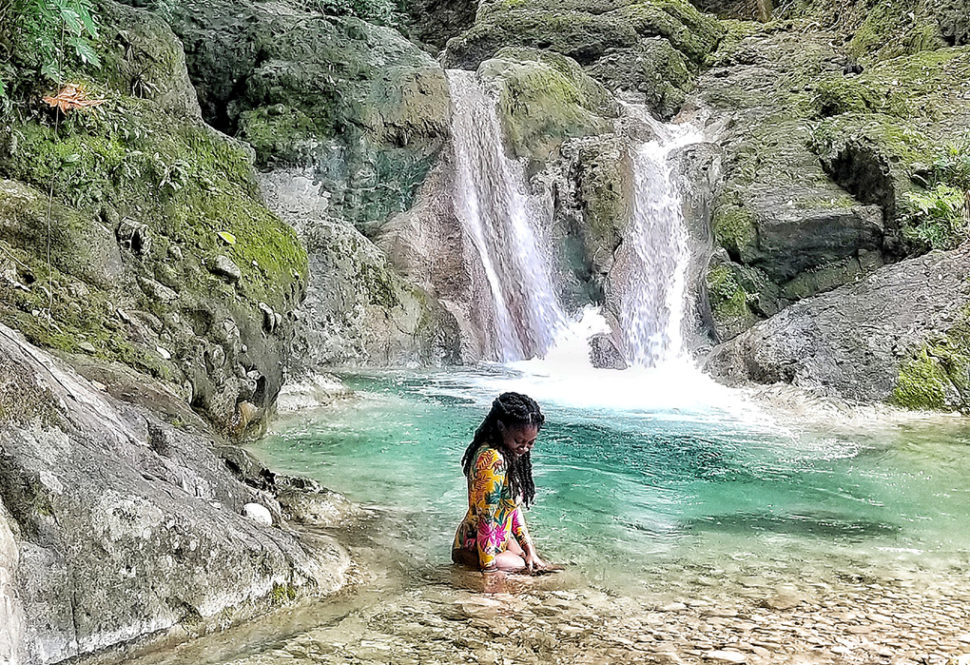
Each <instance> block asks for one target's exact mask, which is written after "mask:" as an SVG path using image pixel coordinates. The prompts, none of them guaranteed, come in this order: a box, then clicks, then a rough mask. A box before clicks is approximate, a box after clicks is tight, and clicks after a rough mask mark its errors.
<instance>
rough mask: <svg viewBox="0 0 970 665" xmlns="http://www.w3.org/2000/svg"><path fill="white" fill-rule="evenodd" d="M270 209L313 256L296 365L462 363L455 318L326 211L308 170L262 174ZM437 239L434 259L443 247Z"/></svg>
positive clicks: (302, 368)
mask: <svg viewBox="0 0 970 665" xmlns="http://www.w3.org/2000/svg"><path fill="white" fill-rule="evenodd" d="M260 180H261V182H262V186H263V191H264V194H265V196H266V200H267V204H268V205H269V206H270V208H271V209H272V210H274V211H275V212H277V213H278V214H279V215H280V216H281V217H282V218H283V219H285V220H286V221H287V222H289V223H290V224H291V225H292V226H293V227H294V228H295V229H297V231H298V233H299V234H300V236H301V237H302V238H303V240H304V242H305V243H306V247H307V251H308V253H309V255H310V286H309V289H308V291H307V297H306V300H305V301H304V302H303V305H302V306H301V308H300V310H299V312H298V314H297V316H298V320H297V323H296V337H295V340H294V346H293V351H294V353H293V356H292V360H291V363H290V368H291V369H292V370H293V372H294V374H295V375H308V374H314V373H320V372H323V371H325V370H326V368H327V367H328V366H333V365H335V364H338V365H339V364H368V365H372V366H373V365H378V366H386V365H393V366H402V365H416V364H424V365H427V364H442V363H455V362H459V361H460V360H461V357H460V355H459V347H460V342H459V330H458V325H457V323H456V321H455V318H454V316H453V315H452V314H451V313H449V311H448V310H447V309H446V308H445V306H443V305H442V304H441V303H440V302H439V301H438V300H437V299H436V298H435V297H432V295H430V294H429V293H428V291H426V290H425V289H424V288H422V286H421V282H417V283H414V282H409V281H406V280H405V279H404V278H402V277H401V276H400V275H399V274H398V273H397V272H396V270H395V267H394V266H393V265H392V264H391V262H390V261H389V259H388V257H387V256H386V255H385V254H384V251H382V250H381V249H379V248H378V247H377V246H376V245H374V243H372V242H371V241H370V240H368V239H367V238H365V237H364V236H363V235H362V234H361V233H360V232H359V231H358V230H357V229H355V228H354V227H353V226H352V225H350V224H348V223H346V222H344V221H342V220H340V219H336V218H333V217H331V216H330V215H329V214H327V206H326V199H324V198H322V197H320V195H319V190H318V189H317V185H316V184H315V183H314V181H313V179H312V176H311V175H310V174H309V173H307V171H306V170H299V169H288V170H275V171H273V172H270V173H266V174H262V175H261V176H260ZM444 247H446V245H444V244H443V238H436V242H435V245H434V248H431V247H429V248H427V251H428V252H429V253H428V254H425V255H424V256H422V257H421V260H422V261H429V260H433V259H432V258H431V254H432V253H433V252H435V251H438V249H437V248H444Z"/></svg>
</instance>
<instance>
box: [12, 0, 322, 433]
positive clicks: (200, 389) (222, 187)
mask: <svg viewBox="0 0 970 665" xmlns="http://www.w3.org/2000/svg"><path fill="white" fill-rule="evenodd" d="M104 18H105V22H104V30H103V35H102V40H101V41H100V42H99V44H100V45H99V48H100V49H101V57H102V59H103V60H104V62H105V65H104V67H102V69H101V70H100V71H101V72H103V76H104V79H103V80H100V81H98V85H100V86H104V89H105V91H106V92H105V93H104V94H105V95H107V96H108V97H109V98H110V99H109V100H108V101H107V102H106V103H105V104H103V105H102V106H100V107H99V110H98V112H97V114H96V115H88V116H85V117H78V121H71V122H64V123H60V124H56V123H55V120H54V118H53V116H46V115H38V114H13V116H16V117H13V116H12V117H11V119H10V122H8V123H6V124H5V126H4V127H3V129H0V248H2V249H3V251H2V252H0V276H2V278H0V316H2V320H3V321H4V322H5V323H7V324H9V325H11V326H13V327H15V328H17V329H19V330H21V331H22V332H23V333H24V334H25V335H26V336H27V338H28V339H29V340H30V341H31V342H33V343H35V344H38V345H41V346H46V347H51V348H54V349H57V350H60V351H65V352H70V353H78V352H84V353H87V354H91V355H93V356H95V357H97V358H99V359H101V360H105V361H119V362H122V363H124V364H126V365H128V366H130V367H133V368H135V369H137V370H138V371H141V372H144V373H146V374H148V375H151V376H154V377H157V378H159V379H162V380H163V381H165V382H166V383H168V384H169V385H170V386H171V387H172V388H173V389H174V390H176V391H177V392H178V394H179V395H181V396H182V397H183V399H184V400H185V401H186V402H187V403H191V404H192V405H193V407H194V408H195V409H196V410H197V411H198V412H200V413H202V414H203V415H205V417H206V418H208V419H209V420H210V421H211V422H213V423H215V424H217V426H219V427H220V428H221V429H223V430H224V431H227V432H232V433H234V434H243V433H244V432H245V431H247V430H248V429H253V430H255V431H258V429H259V427H260V425H261V423H263V422H264V419H265V415H266V414H267V412H268V411H269V410H270V409H271V406H272V403H273V400H274V398H275V395H276V393H277V392H278V391H279V388H280V385H281V382H282V378H283V377H282V363H283V360H284V359H285V357H286V353H287V348H288V344H289V340H290V337H291V335H292V325H291V320H290V319H289V318H288V317H287V315H288V313H289V312H290V311H291V310H293V309H294V308H295V307H296V305H297V304H298V303H299V301H300V300H301V298H302V296H303V291H304V288H305V284H306V277H307V263H306V261H307V259H306V253H305V251H304V250H303V248H302V247H301V246H300V244H299V241H298V239H297V237H296V234H295V233H294V232H293V231H292V229H290V228H288V227H287V226H286V225H285V224H284V223H283V222H281V221H280V219H279V218H278V217H276V216H275V215H273V214H272V213H270V212H269V211H268V210H267V209H266V208H265V207H264V206H263V204H262V202H261V201H260V199H259V194H258V189H257V184H256V181H255V177H254V172H253V170H252V167H251V165H250V159H251V154H250V152H249V150H248V148H247V147H246V146H245V145H244V144H241V143H239V142H238V141H235V140H232V139H229V138H228V137H226V136H224V135H222V134H220V133H218V132H216V131H214V130H212V129H211V128H210V127H208V126H207V125H205V124H204V123H203V122H202V120H201V119H200V118H199V110H198V106H197V104H196V103H195V102H194V99H195V94H194V91H193V90H192V88H191V86H190V85H189V83H188V76H187V74H186V71H185V68H184V64H183V58H182V51H181V45H180V44H179V41H178V40H177V39H176V37H175V36H174V35H173V34H172V33H171V31H170V30H169V29H168V28H167V26H166V24H165V23H164V22H161V21H159V20H158V19H155V18H153V17H152V16H151V15H150V14H148V13H147V12H145V11H143V10H138V9H132V8H130V7H124V6H121V5H116V4H113V3H110V2H108V3H106V4H105V6H104ZM135 73H137V76H136V75H135ZM55 125H56V126H55ZM48 194H52V199H51V200H50V201H49V200H48ZM48 243H49V246H50V252H49V256H48V252H47V247H48ZM262 307H268V308H271V309H272V311H273V312H276V313H279V314H280V325H274V326H273V327H271V328H268V329H267V328H266V327H265V326H264V319H265V313H264V311H263V310H262ZM241 405H246V406H241Z"/></svg>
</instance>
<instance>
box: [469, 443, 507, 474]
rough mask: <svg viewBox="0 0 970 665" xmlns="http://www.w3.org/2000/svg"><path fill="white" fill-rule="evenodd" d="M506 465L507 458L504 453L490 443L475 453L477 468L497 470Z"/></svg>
mask: <svg viewBox="0 0 970 665" xmlns="http://www.w3.org/2000/svg"><path fill="white" fill-rule="evenodd" d="M504 467H505V460H504V459H502V454H501V453H500V452H499V451H498V450H496V449H495V448H493V447H492V446H489V445H484V446H482V447H481V448H479V449H478V451H477V452H476V453H475V469H477V470H485V469H491V470H493V471H497V470H500V469H503V468H504Z"/></svg>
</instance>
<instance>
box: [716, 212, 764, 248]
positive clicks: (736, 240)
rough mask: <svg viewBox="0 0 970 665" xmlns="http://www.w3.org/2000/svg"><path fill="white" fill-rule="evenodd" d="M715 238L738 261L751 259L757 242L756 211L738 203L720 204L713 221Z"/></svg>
mask: <svg viewBox="0 0 970 665" xmlns="http://www.w3.org/2000/svg"><path fill="white" fill-rule="evenodd" d="M712 226H713V228H714V240H715V241H716V242H717V244H718V245H720V246H721V247H723V248H724V249H726V250H727V251H728V254H730V255H731V257H732V258H734V259H735V260H736V261H745V260H746V259H750V258H751V256H752V253H753V248H754V246H755V245H756V244H757V239H758V231H757V229H756V228H755V225H754V213H753V212H751V210H749V209H747V208H745V207H743V206H741V205H737V204H727V205H722V206H718V207H717V209H716V210H715V213H714V218H713V221H712Z"/></svg>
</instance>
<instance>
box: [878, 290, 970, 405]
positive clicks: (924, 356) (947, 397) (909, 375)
mask: <svg viewBox="0 0 970 665" xmlns="http://www.w3.org/2000/svg"><path fill="white" fill-rule="evenodd" d="M891 401H892V402H893V403H894V404H898V405H899V406H903V407H906V408H908V409H930V410H938V411H939V410H960V411H963V412H967V411H970V308H964V309H963V310H962V311H961V312H960V313H959V316H957V317H956V321H955V322H954V324H953V325H952V326H951V327H950V329H949V330H947V331H946V332H945V333H944V334H938V335H935V336H933V337H931V338H930V339H929V340H927V341H926V342H925V343H924V344H923V345H922V346H921V347H920V348H918V349H917V350H916V352H915V353H913V354H912V355H911V356H910V357H909V358H908V359H907V360H906V361H905V362H903V363H902V364H901V365H900V368H899V377H898V379H897V382H896V387H895V389H894V390H893V394H892V398H891Z"/></svg>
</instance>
